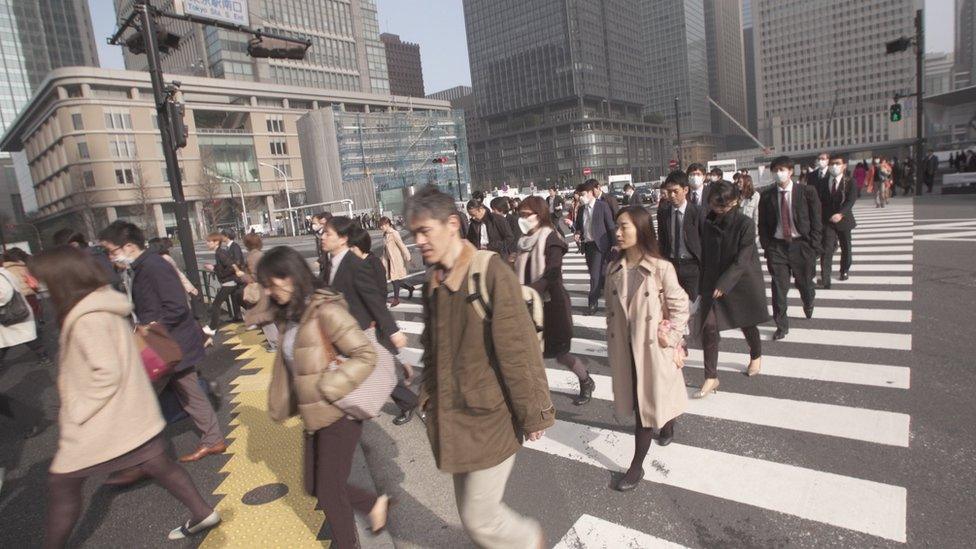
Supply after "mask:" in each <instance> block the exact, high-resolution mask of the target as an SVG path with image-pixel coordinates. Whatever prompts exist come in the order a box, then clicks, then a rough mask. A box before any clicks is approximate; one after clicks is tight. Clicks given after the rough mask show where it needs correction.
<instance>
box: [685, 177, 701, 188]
mask: <svg viewBox="0 0 976 549" xmlns="http://www.w3.org/2000/svg"><path fill="white" fill-rule="evenodd" d="M688 182H689V183H691V188H693V189H700V188H701V186H702V184H703V183H704V182H705V176H704V175H693V176H691V177H690V178H689V179H688Z"/></svg>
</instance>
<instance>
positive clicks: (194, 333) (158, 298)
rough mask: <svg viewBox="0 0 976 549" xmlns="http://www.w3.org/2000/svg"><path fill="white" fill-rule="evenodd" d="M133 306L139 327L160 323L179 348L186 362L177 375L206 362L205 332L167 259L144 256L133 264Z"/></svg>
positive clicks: (147, 253) (179, 366) (182, 364)
mask: <svg viewBox="0 0 976 549" xmlns="http://www.w3.org/2000/svg"><path fill="white" fill-rule="evenodd" d="M132 304H133V306H134V307H135V314H136V319H137V320H138V322H139V324H149V323H152V322H158V323H160V324H162V325H163V326H164V327H165V328H166V330H167V331H169V335H170V336H171V337H172V338H173V339H174V340H175V341H176V343H177V344H179V346H180V351H182V352H183V360H182V361H180V363H179V365H177V367H176V371H177V372H179V371H182V370H186V369H188V368H192V367H193V366H196V365H197V364H199V363H200V362H202V361H203V357H204V352H203V331H202V330H201V329H200V324H198V323H197V321H196V319H195V318H193V315H192V314H190V307H189V305H188V304H187V300H186V290H184V289H183V283H182V282H180V277H179V275H178V274H177V273H176V269H174V268H173V266H172V265H170V264H169V263H168V262H167V261H166V260H165V259H163V258H162V257H161V256H159V255H158V254H154V253H152V252H143V253H142V255H140V256H139V257H138V258H137V259H136V260H135V261H133V262H132Z"/></svg>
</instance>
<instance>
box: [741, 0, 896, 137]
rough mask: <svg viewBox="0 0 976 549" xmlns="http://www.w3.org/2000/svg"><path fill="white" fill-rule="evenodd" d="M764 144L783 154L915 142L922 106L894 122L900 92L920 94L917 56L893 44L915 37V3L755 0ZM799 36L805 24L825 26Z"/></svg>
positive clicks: (757, 72) (761, 133) (754, 11)
mask: <svg viewBox="0 0 976 549" xmlns="http://www.w3.org/2000/svg"><path fill="white" fill-rule="evenodd" d="M752 13H753V24H754V26H753V30H754V32H755V33H756V35H755V44H754V47H755V51H756V86H757V90H758V97H757V112H758V115H759V116H758V118H759V132H760V135H759V137H760V139H761V140H762V141H763V142H764V143H766V144H767V145H768V146H772V147H773V148H774V149H775V151H776V152H777V153H784V154H810V155H814V154H816V152H817V151H818V150H820V149H838V148H841V147H856V146H863V145H870V144H883V143H889V142H891V141H897V140H899V139H909V138H912V137H914V124H913V123H912V122H911V120H912V115H911V112H913V109H914V100H909V99H903V100H902V104H903V106H905V107H906V112H905V113H904V120H902V121H901V122H890V121H889V118H888V107H889V105H890V104H891V102H892V98H893V96H894V94H895V93H896V92H898V93H903V94H904V93H910V92H911V91H912V90H914V89H915V56H914V55H913V54H912V52H911V51H907V52H902V53H899V54H892V55H885V42H888V41H890V40H893V39H895V38H897V37H899V36H912V35H913V34H914V31H915V26H914V15H915V0H891V1H889V2H888V3H886V4H885V6H884V7H883V9H882V8H880V7H879V5H877V4H876V3H874V2H848V1H846V0H753V2H752ZM825 14H830V24H825V25H815V28H816V32H803V33H799V34H798V33H797V27H796V25H797V22H798V21H811V22H818V21H823V22H825V19H824V16H825Z"/></svg>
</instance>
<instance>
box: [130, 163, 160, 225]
mask: <svg viewBox="0 0 976 549" xmlns="http://www.w3.org/2000/svg"><path fill="white" fill-rule="evenodd" d="M133 172H134V175H135V181H134V182H133V183H134V184H135V187H136V189H135V190H136V200H138V201H139V218H140V219H141V220H142V227H143V229H144V230H145V231H146V234H152V235H153V236H155V235H158V234H159V233H158V232H157V229H158V227H156V216H154V215H153V211H152V202H151V200H152V191H151V188H150V186H149V181H148V179H147V178H146V173H145V171H144V170H143V169H142V162H139V163H137V164H136V165H135V166H134V169H133Z"/></svg>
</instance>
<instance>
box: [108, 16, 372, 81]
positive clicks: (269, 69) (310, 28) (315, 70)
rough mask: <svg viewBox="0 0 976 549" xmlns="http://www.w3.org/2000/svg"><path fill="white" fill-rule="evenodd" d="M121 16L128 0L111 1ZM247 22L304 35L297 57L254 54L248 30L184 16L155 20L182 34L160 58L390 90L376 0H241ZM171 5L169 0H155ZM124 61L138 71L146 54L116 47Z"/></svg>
mask: <svg viewBox="0 0 976 549" xmlns="http://www.w3.org/2000/svg"><path fill="white" fill-rule="evenodd" d="M114 1H115V7H116V12H117V13H118V14H119V15H120V16H124V15H125V14H128V13H130V11H131V6H132V0H114ZM242 1H246V3H247V6H248V16H249V19H250V24H251V26H252V27H260V28H264V29H267V30H268V31H271V32H277V33H280V34H286V35H293V36H297V37H301V38H308V39H310V40H311V41H312V46H311V48H309V50H308V55H307V56H306V58H305V59H304V60H302V61H294V60H287V59H255V58H252V57H250V56H248V54H247V43H248V40H249V39H250V36H249V35H246V34H241V33H238V32H233V31H227V30H223V29H218V28H216V27H210V26H204V25H199V24H195V23H187V22H184V21H173V20H164V21H162V24H163V25H164V26H165V27H166V28H167V29H168V30H170V31H171V32H173V33H174V34H177V35H179V36H180V37H181V41H180V47H179V49H177V50H175V51H173V52H171V53H169V54H167V55H165V56H164V57H163V71H165V72H167V73H170V74H185V75H192V76H211V77H214V78H226V79H229V80H249V81H254V82H265V83H272V84H284V85H290V86H302V87H309V88H319V89H326V90H339V91H352V92H364V93H379V94H383V93H389V92H390V85H389V79H388V77H387V70H386V52H385V51H384V49H383V43H382V42H380V37H379V24H378V23H377V20H376V2H375V0H314V1H312V0H242ZM156 5H157V6H159V7H160V8H164V9H171V8H172V5H173V0H164V1H161V2H157V3H156ZM123 56H124V58H125V66H126V68H127V69H131V70H139V71H142V70H145V69H146V57H145V56H144V55H132V54H131V53H129V52H128V51H126V52H124V54H123Z"/></svg>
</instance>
